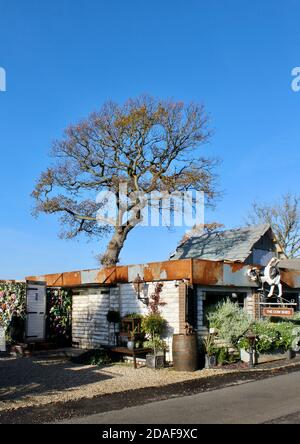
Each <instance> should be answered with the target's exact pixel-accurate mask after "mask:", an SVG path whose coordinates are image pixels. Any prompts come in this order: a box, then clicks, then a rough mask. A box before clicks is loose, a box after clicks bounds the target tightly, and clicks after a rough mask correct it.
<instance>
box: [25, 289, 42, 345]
mask: <svg viewBox="0 0 300 444" xmlns="http://www.w3.org/2000/svg"><path fill="white" fill-rule="evenodd" d="M45 324H46V283H45V282H27V318H26V339H27V341H31V340H32V341H42V340H44V339H45Z"/></svg>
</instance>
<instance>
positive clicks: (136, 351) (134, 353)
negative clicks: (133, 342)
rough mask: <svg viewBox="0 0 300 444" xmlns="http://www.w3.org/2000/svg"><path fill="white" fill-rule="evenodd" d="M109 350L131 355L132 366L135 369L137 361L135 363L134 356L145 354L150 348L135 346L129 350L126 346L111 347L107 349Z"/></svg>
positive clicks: (149, 351)
mask: <svg viewBox="0 0 300 444" xmlns="http://www.w3.org/2000/svg"><path fill="white" fill-rule="evenodd" d="M109 350H110V352H112V353H116V354H120V355H125V356H132V357H133V366H134V368H135V369H136V368H137V363H136V357H137V356H141V355H146V354H147V353H151V351H152V349H151V348H135V349H133V350H130V349H129V348H127V347H112V348H110V349H109Z"/></svg>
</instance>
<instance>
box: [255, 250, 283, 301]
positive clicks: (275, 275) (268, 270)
mask: <svg viewBox="0 0 300 444" xmlns="http://www.w3.org/2000/svg"><path fill="white" fill-rule="evenodd" d="M279 262H280V261H279V259H277V258H276V257H273V258H272V259H271V260H270V262H269V263H268V265H267V266H266V267H265V268H264V269H263V270H260V269H259V268H257V267H253V268H251V269H250V270H248V273H247V274H248V277H249V278H250V279H251V281H255V282H259V283H260V284H261V288H260V290H262V293H263V295H264V296H265V284H268V285H269V287H270V290H269V293H268V295H267V298H272V297H273V296H274V291H275V287H277V288H278V294H276V296H277V298H278V301H279V302H282V284H281V277H280V271H279V268H278V264H279Z"/></svg>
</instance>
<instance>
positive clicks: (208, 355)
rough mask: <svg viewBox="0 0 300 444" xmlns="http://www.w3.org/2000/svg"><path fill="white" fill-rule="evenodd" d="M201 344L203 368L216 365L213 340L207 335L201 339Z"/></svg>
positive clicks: (211, 336)
mask: <svg viewBox="0 0 300 444" xmlns="http://www.w3.org/2000/svg"><path fill="white" fill-rule="evenodd" d="M202 344H203V348H204V353H205V368H212V367H215V366H216V365H217V356H216V351H217V350H216V346H215V339H214V336H213V335H212V334H210V333H209V334H208V335H207V336H206V337H205V338H203V339H202Z"/></svg>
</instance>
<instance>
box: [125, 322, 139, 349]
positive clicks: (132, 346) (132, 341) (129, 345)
mask: <svg viewBox="0 0 300 444" xmlns="http://www.w3.org/2000/svg"><path fill="white" fill-rule="evenodd" d="M137 333H138V327H135V328H134V329H133V330H132V331H130V332H129V333H128V341H127V348H128V349H129V350H134V349H135V346H136V343H135V340H136V339H137Z"/></svg>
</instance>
